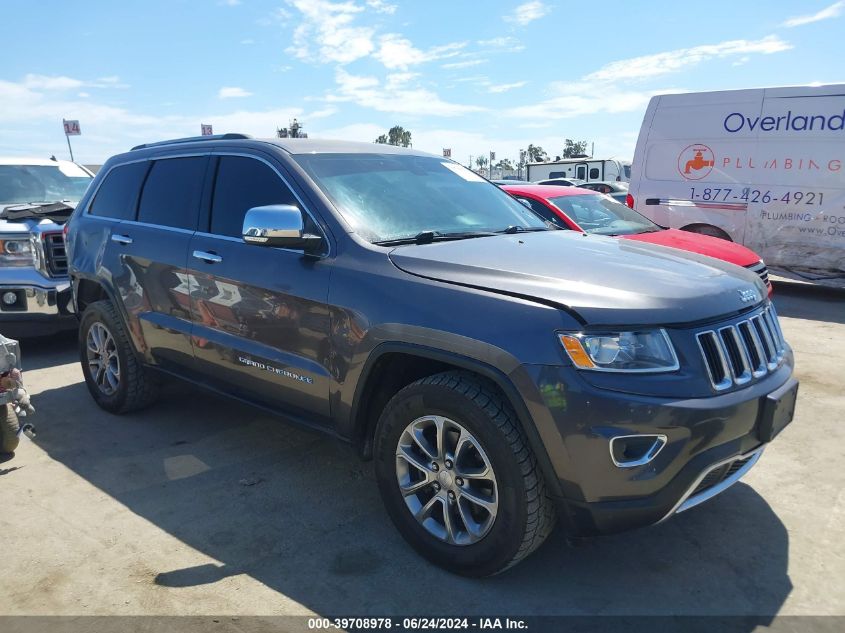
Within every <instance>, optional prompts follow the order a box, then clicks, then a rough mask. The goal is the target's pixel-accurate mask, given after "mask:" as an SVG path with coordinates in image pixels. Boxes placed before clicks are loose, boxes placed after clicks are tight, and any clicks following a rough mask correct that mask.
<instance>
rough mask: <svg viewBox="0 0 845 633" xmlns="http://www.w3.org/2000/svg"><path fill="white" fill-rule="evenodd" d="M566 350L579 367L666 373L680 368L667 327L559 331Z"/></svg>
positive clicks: (596, 369) (594, 369)
mask: <svg viewBox="0 0 845 633" xmlns="http://www.w3.org/2000/svg"><path fill="white" fill-rule="evenodd" d="M558 338H559V339H560V342H561V344H562V345H563V349H565V350H566V353H567V355H568V356H569V358H570V359H571V360H572V363H573V364H574V365H575V366H576V367H577V368H578V369H588V370H591V371H616V372H664V371H674V370H676V369H678V367H679V365H678V357H677V355H676V354H675V349H674V348H673V347H672V341H670V340H669V335H668V334H666V330H663V329H659V330H647V331H636V332H602V333H592V332H591V333H585V332H575V333H559V334H558Z"/></svg>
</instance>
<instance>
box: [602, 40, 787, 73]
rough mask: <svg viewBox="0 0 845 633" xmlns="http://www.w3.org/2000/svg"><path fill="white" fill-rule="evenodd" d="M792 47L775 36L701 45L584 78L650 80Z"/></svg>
mask: <svg viewBox="0 0 845 633" xmlns="http://www.w3.org/2000/svg"><path fill="white" fill-rule="evenodd" d="M790 48H792V45H791V44H789V42H785V41H784V40H782V39H780V38H779V37H778V36H777V35H769V36H767V37H764V38H763V39H760V40H730V41H726V42H720V43H718V44H704V45H701V46H694V47H692V48H680V49H677V50H674V51H666V52H663V53H656V54H654V55H643V56H641V57H633V58H631V59H622V60H619V61H615V62H611V63H609V64H607V65H605V66H602V67H601V68H599V69H598V70H597V71H595V72H593V73H590V74H589V75H587V76H586V77H585V79H586V80H588V81H619V80H634V79H649V78H651V77H657V76H659V75H666V74H668V73H672V72H675V71H678V70H681V69H682V68H685V67H688V66H694V65H696V64H700V63H701V62H705V61H708V60H711V59H720V58H726V57H733V56H737V55H747V54H749V53H761V54H765V55H769V54H771V53H778V52H781V51H785V50H789V49H790Z"/></svg>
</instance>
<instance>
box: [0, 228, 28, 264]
mask: <svg viewBox="0 0 845 633" xmlns="http://www.w3.org/2000/svg"><path fill="white" fill-rule="evenodd" d="M34 265H35V250H34V249H33V248H32V241H31V240H30V239H29V236H28V235H26V236H22V235H20V234H12V235H3V234H0V266H34Z"/></svg>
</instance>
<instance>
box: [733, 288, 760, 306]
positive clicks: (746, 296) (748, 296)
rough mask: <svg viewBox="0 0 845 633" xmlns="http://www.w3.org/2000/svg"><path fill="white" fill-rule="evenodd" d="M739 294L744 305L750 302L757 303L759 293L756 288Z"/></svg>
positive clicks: (740, 291)
mask: <svg viewBox="0 0 845 633" xmlns="http://www.w3.org/2000/svg"><path fill="white" fill-rule="evenodd" d="M737 292H738V293H739V298H740V299H742V302H743V303H748V302H749V301H757V291H756V290H754V288H749V289H748V290H737Z"/></svg>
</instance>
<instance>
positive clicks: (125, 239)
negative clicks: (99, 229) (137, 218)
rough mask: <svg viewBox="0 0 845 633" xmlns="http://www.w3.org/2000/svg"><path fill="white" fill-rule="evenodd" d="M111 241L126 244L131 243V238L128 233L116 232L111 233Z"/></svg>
mask: <svg viewBox="0 0 845 633" xmlns="http://www.w3.org/2000/svg"><path fill="white" fill-rule="evenodd" d="M111 241H112V242H117V243H118V244H123V245H126V244H131V243H132V238H131V237H129V236H128V235H120V234H118V233H113V234H112V236H111Z"/></svg>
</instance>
